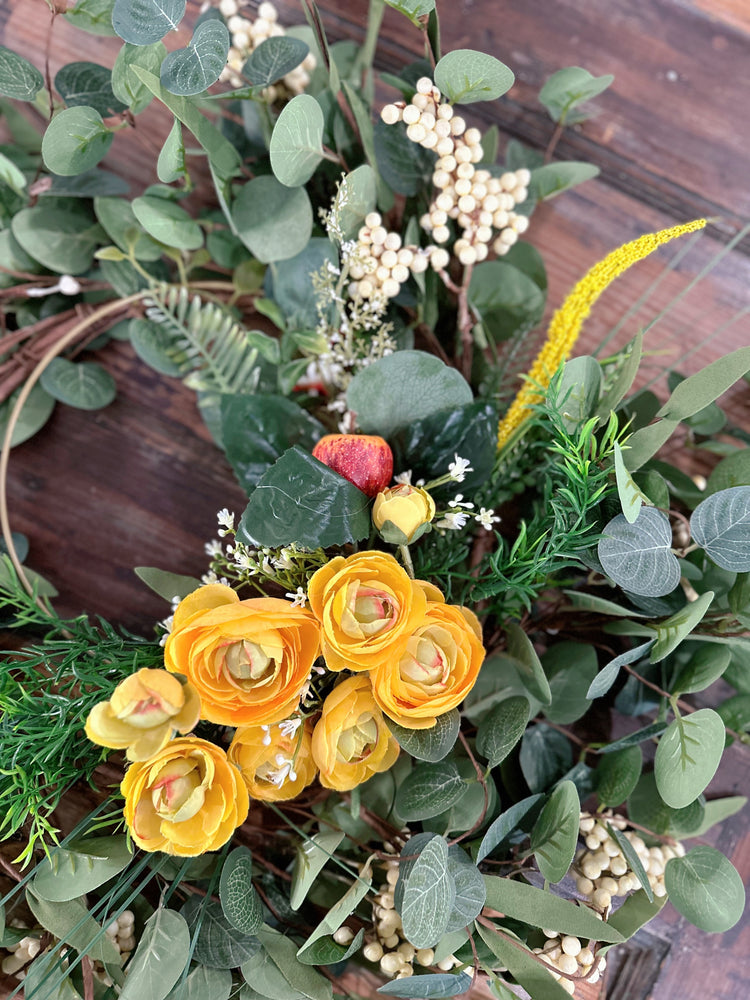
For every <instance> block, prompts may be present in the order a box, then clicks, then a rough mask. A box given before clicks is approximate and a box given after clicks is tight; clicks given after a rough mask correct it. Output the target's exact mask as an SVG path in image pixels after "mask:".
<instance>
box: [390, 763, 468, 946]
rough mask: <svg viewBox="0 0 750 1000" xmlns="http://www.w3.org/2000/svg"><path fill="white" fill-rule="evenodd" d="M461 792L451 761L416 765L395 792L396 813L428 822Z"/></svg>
mask: <svg viewBox="0 0 750 1000" xmlns="http://www.w3.org/2000/svg"><path fill="white" fill-rule="evenodd" d="M464 791H465V785H464V780H463V778H462V777H461V775H460V774H459V771H458V768H457V767H456V764H455V763H454V762H453V761H451V760H441V761H439V762H436V763H434V764H433V763H427V764H418V765H417V767H415V768H414V770H413V771H412V772H411V773H410V774H408V775H407V776H406V778H405V779H404V780H403V781H402V782H401V784H400V786H399V788H398V791H397V792H396V803H395V808H396V812H397V813H398V814H399V816H402V817H403V818H404V819H405V820H407V821H410V822H411V821H414V820H419V819H429V817H430V816H437V815H439V814H440V813H441V812H443V811H444V810H446V809H448V808H450V806H451V805H452V804H453V803H454V802H457V801H458V800H459V799H460V798H461V796H462V795H463V794H464ZM412 943H414V942H412ZM425 947H430V946H429V945H426V946H425Z"/></svg>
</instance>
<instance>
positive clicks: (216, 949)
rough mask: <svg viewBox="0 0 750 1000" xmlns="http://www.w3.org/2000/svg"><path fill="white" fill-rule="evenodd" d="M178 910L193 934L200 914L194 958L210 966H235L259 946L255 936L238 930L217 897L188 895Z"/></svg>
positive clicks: (211, 967)
mask: <svg viewBox="0 0 750 1000" xmlns="http://www.w3.org/2000/svg"><path fill="white" fill-rule="evenodd" d="M201 911H202V913H201ZM180 912H181V914H182V916H183V917H184V918H185V920H186V921H187V924H188V927H189V928H190V932H191V933H192V934H195V933H196V930H197V928H198V925H199V921H200V920H201V916H202V920H203V922H202V923H201V924H200V930H198V931H197V933H198V939H197V941H196V944H195V951H194V952H193V958H194V959H195V961H196V962H200V964H201V965H205V966H207V968H209V969H236V968H237V967H238V966H240V965H242V963H243V962H246V961H247V960H248V959H250V958H252V957H253V955H255V954H256V953H257V952H258V951H259V949H260V943H259V941H258V939H257V937H255V936H254V935H252V934H246V933H242V932H240V931H239V930H238V929H237V928H236V927H235V926H234V924H232V923H230V921H229V920H227V918H226V917H225V916H224V912H223V910H222V907H221V903H219V902H217V901H216V900H213V899H211V900H208V901H206V900H205V899H202V898H201V897H199V896H190V898H189V899H188V901H187V902H186V903H185V905H184V906H183V907H182V910H181V911H180Z"/></svg>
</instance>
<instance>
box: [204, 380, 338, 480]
mask: <svg viewBox="0 0 750 1000" xmlns="http://www.w3.org/2000/svg"><path fill="white" fill-rule="evenodd" d="M221 424H222V429H221V437H222V441H223V443H224V449H225V451H226V454H227V459H228V460H229V463H230V464H231V466H232V468H233V469H234V474H235V475H236V476H237V480H238V482H239V484H240V486H242V488H243V489H245V490H246V491H247V492H248V493H250V492H251V491H252V490H253V489H254V488H255V487H256V486H257V485H258V483H259V482H260V480H261V479H262V477H263V476H264V475H265V473H266V472H267V471H268V470H269V469H270V467H271V466H272V465H273V464H274V462H276V461H277V459H278V458H279V457H280V456H281V455H283V453H284V452H285V451H287V449H288V448H291V447H292V445H300V447H301V448H304V449H305V451H311V450H312V448H313V445H314V444H315V442H316V441H317V440H318V439H319V438H321V437H322V436H323V435H324V434H325V428H324V427H323V425H322V424H320V423H319V422H318V421H317V420H316V419H315V417H312V416H310V414H309V413H307V412H306V411H305V410H303V409H302V408H301V407H299V406H298V405H297V404H296V403H294V402H292V400H290V399H286V398H285V397H283V396H271V395H262V394H257V395H253V396H227V395H225V396H222V398H221Z"/></svg>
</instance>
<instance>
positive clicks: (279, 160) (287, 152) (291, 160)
mask: <svg viewBox="0 0 750 1000" xmlns="http://www.w3.org/2000/svg"><path fill="white" fill-rule="evenodd" d="M324 124H325V122H324V118H323V112H322V111H321V109H320V105H319V104H318V102H317V101H316V100H315V98H314V97H310V95H309V94H298V95H297V96H296V97H294V98H292V100H291V101H290V102H289V103H288V104H287V105H286V107H285V108H284V110H283V111H282V112H281V114H280V115H279V117H278V119H277V120H276V125H275V127H274V130H273V134H272V136H271V143H270V146H269V153H270V154H271V168H272V170H273V172H274V175H275V176H276V179H277V180H278V181H280V182H281V183H282V184H284V185H285V186H286V187H293V188H295V187H299V186H300V185H301V184H305V183H306V182H307V181H309V179H310V178H311V177H312V175H313V174H314V173H315V169H316V167H317V166H318V164H319V163H320V161H321V159H322V158H323V149H322V141H323V128H324Z"/></svg>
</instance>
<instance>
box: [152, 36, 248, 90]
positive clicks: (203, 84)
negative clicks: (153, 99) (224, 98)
mask: <svg viewBox="0 0 750 1000" xmlns="http://www.w3.org/2000/svg"><path fill="white" fill-rule="evenodd" d="M229 41H230V40H229V32H228V31H227V28H226V25H225V24H224V22H223V21H217V20H215V19H214V18H211V19H210V20H208V21H201V22H200V24H197V25H196V27H195V31H194V32H193V37H192V38H191V39H190V44H189V45H188V46H187V48H184V49H177V50H176V51H175V52H170V53H169V54H168V55H167V56H166V57H165V58H164V61H163V62H162V64H161V68H160V70H159V78H160V80H161V83H162V86H163V87H166V89H167V90H168V91H169V92H170V93H171V94H177V95H179V96H182V97H192V96H194V95H195V94H202V93H203V91H204V90H208V88H209V87H210V86H211V85H212V84H214V83H216V81H217V80H218V79H219V76H220V75H221V71H222V70H223V69H224V67H225V66H226V63H227V54H228V53H229Z"/></svg>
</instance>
